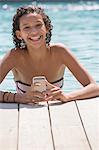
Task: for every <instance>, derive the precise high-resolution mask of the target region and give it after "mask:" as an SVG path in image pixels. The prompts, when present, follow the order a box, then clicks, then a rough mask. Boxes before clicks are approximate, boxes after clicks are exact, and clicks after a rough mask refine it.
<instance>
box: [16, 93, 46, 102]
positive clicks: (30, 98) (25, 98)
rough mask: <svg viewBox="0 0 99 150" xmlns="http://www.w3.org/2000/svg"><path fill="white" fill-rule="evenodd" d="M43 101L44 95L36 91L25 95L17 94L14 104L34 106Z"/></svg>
mask: <svg viewBox="0 0 99 150" xmlns="http://www.w3.org/2000/svg"><path fill="white" fill-rule="evenodd" d="M44 100H45V94H44V93H41V92H38V91H27V92H26V93H23V94H21V93H17V94H16V102H20V103H24V104H29V103H32V104H35V103H39V102H42V101H44Z"/></svg>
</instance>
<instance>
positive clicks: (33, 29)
mask: <svg viewBox="0 0 99 150" xmlns="http://www.w3.org/2000/svg"><path fill="white" fill-rule="evenodd" d="M30 32H31V33H32V34H36V33H38V30H37V28H35V27H32V28H31V31H30Z"/></svg>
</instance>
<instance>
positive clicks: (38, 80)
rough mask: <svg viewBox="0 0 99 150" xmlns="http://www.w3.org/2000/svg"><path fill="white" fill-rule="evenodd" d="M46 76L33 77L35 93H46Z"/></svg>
mask: <svg viewBox="0 0 99 150" xmlns="http://www.w3.org/2000/svg"><path fill="white" fill-rule="evenodd" d="M45 79H46V78H45V76H37V77H33V79H32V83H33V84H32V85H33V86H32V90H33V91H39V92H44V91H46V82H45Z"/></svg>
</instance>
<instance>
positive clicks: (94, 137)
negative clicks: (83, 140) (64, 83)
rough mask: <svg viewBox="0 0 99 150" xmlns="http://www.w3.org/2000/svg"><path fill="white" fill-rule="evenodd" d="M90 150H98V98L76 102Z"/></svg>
mask: <svg viewBox="0 0 99 150" xmlns="http://www.w3.org/2000/svg"><path fill="white" fill-rule="evenodd" d="M77 105H78V108H79V110H80V115H81V118H82V121H83V123H84V127H85V130H86V133H87V136H88V139H89V142H90V144H91V147H92V150H99V97H98V98H93V99H90V100H86V101H79V102H77Z"/></svg>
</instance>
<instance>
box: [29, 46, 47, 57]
mask: <svg viewBox="0 0 99 150" xmlns="http://www.w3.org/2000/svg"><path fill="white" fill-rule="evenodd" d="M27 49H28V55H29V56H30V57H31V58H32V59H33V60H42V59H44V58H46V55H47V47H46V45H43V46H41V47H39V48H34V47H27Z"/></svg>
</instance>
